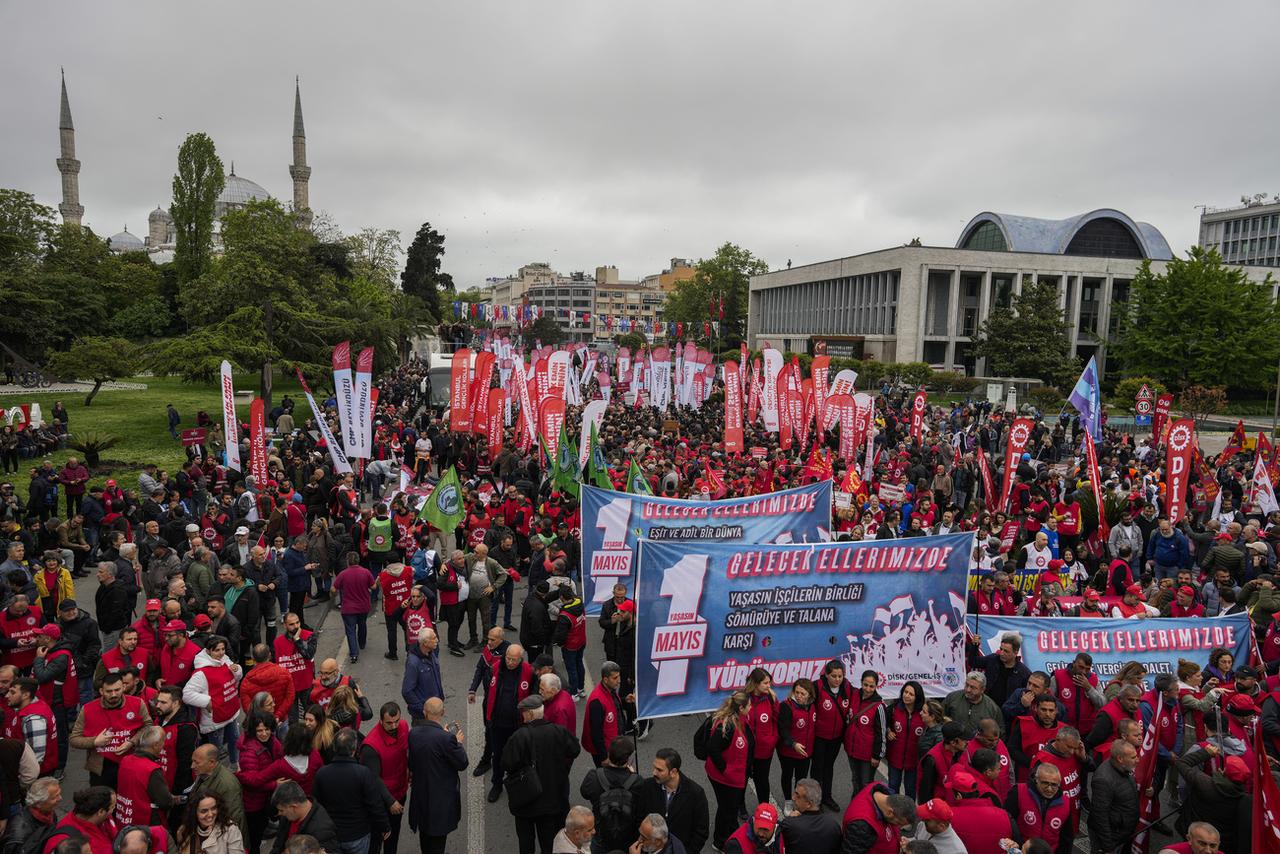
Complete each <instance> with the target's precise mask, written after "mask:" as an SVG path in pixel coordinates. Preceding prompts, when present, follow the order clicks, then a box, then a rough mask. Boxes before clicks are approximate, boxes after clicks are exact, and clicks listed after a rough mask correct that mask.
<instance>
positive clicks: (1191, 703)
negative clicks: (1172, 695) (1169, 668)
mask: <svg viewBox="0 0 1280 854" xmlns="http://www.w3.org/2000/svg"><path fill="white" fill-rule="evenodd" d="M1217 684H1218V683H1217V682H1216V681H1215V680H1213V679H1210V680H1209V684H1207V685H1206V684H1205V682H1204V672H1203V671H1202V670H1201V669H1200V665H1198V664H1196V663H1195V662H1194V661H1188V660H1187V659H1185V658H1180V659H1178V702H1179V703H1180V704H1181V705H1182V719H1183V721H1184V724H1185V725H1186V727H1187V729H1186V731H1184V732H1183V735H1182V737H1183V740H1184V741H1185V742H1187V743H1191V742H1198V741H1203V740H1204V736H1205V726H1204V716H1205V713H1206V712H1212V711H1213V710H1214V708H1215V707H1216V706H1217V705H1218V698H1219V697H1220V696H1222V691H1221V690H1220V689H1219V688H1218V687H1217Z"/></svg>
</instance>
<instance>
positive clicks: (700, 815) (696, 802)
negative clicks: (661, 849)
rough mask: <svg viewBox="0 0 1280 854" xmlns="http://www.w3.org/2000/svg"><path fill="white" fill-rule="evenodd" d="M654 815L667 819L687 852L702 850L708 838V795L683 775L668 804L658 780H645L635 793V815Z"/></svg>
mask: <svg viewBox="0 0 1280 854" xmlns="http://www.w3.org/2000/svg"><path fill="white" fill-rule="evenodd" d="M655 812H656V813H657V814H658V815H660V816H664V817H665V818H666V819H667V827H668V828H670V829H671V835H672V836H674V837H675V838H676V839H679V840H680V841H681V842H683V843H684V847H685V848H686V849H687V850H689V851H701V850H702V848H703V846H704V845H706V844H707V839H708V838H709V837H710V836H711V820H710V812H709V811H708V809H707V793H706V792H704V791H703V789H702V787H701V786H699V785H698V784H697V783H695V782H694V781H693V780H690V779H689V778H688V777H686V776H684V775H683V774H682V775H681V777H680V788H678V789H676V793H675V795H674V796H673V797H672V798H671V803H670V805H668V804H667V793H666V792H664V791H663V787H662V785H661V784H659V783H658V781H657V780H655V779H653V778H652V777H646V778H645V780H644V782H642V783H641V784H640V787H639V788H638V789H637V790H636V813H637V814H638V815H640V816H641V817H644V816H646V815H649V814H650V813H655Z"/></svg>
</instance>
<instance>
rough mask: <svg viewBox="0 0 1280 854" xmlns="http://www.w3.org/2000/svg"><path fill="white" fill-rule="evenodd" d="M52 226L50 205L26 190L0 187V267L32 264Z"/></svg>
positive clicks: (48, 239)
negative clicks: (36, 198)
mask: <svg viewBox="0 0 1280 854" xmlns="http://www.w3.org/2000/svg"><path fill="white" fill-rule="evenodd" d="M56 229H57V226H56V225H55V224H54V219H53V208H50V207H45V206H44V205H42V204H39V203H38V202H36V200H35V196H33V195H31V194H30V193H24V192H23V191H21V190H10V189H5V188H0V270H13V269H16V268H18V267H26V266H30V265H32V264H35V263H36V262H37V261H39V260H40V258H41V256H42V255H43V254H44V251H45V247H46V246H48V244H49V241H50V240H52V239H53V234H54V232H55V230H56Z"/></svg>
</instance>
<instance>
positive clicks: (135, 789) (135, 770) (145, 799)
mask: <svg viewBox="0 0 1280 854" xmlns="http://www.w3.org/2000/svg"><path fill="white" fill-rule="evenodd" d="M158 770H160V763H159V762H156V761H154V760H152V759H149V758H148V757H146V756H140V755H138V754H136V753H130V754H129V755H128V756H125V757H123V758H122V759H121V760H120V778H119V782H117V783H116V813H115V818H116V823H117V824H119V825H120V826H121V827H125V826H126V825H130V824H142V825H149V824H151V814H152V809H151V796H150V795H148V794H147V781H148V780H150V779H151V775H152V774H153V773H154V772H156V771H158Z"/></svg>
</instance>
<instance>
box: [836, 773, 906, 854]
mask: <svg viewBox="0 0 1280 854" xmlns="http://www.w3.org/2000/svg"><path fill="white" fill-rule="evenodd" d="M876 792H884V793H886V794H888V792H889V790H888V789H887V788H886V787H885V785H884V784H883V783H880V782H875V783H872V784H871V785H869V786H864V787H863V789H862V791H861V792H858V794H856V795H854V796H853V800H851V801H849V806H848V807H847V808H846V809H845V811H844V821H842V822H841V823H840V828H841V831H843V830H844V829H845V828H847V827H848V826H849V825H850V824H852V823H853V822H855V821H865V822H866V823H867V824H869V825H871V829H872V830H874V831H875V832H876V844H875V845H872V846H871V847H870V848H869V849H867V852H866V854H898V849H899V847H900V844H899V840H900V839H901V838H902V831H901V829H899V828H898V827H896V826H894V825H892V824H889V823H888V822H887V821H885V820H884V819H883V818H881V816H880V811H879V810H878V809H876V804H875V801H874V800H873V796H874V795H875V793H876Z"/></svg>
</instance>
